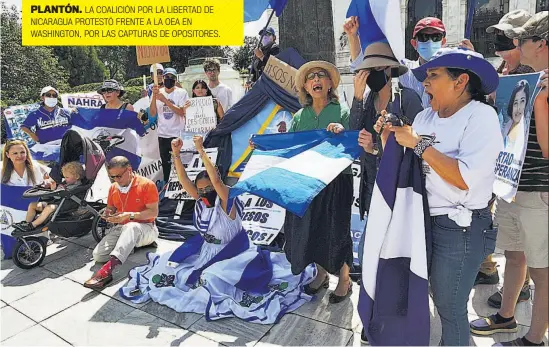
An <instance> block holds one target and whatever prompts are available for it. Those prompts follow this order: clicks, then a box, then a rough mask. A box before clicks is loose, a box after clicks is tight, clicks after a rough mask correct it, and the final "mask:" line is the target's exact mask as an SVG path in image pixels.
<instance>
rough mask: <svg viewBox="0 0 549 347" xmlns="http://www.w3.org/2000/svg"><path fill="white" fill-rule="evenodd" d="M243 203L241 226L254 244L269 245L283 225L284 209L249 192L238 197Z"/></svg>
mask: <svg viewBox="0 0 549 347" xmlns="http://www.w3.org/2000/svg"><path fill="white" fill-rule="evenodd" d="M238 198H239V199H240V200H241V201H242V203H243V205H244V211H243V214H242V227H244V230H246V232H247V233H248V237H249V238H250V240H251V241H252V242H253V243H254V244H256V245H269V244H270V243H271V242H272V241H273V240H274V239H275V238H276V236H277V235H278V233H279V232H280V230H281V229H282V226H283V225H284V218H285V216H286V210H285V209H283V208H282V207H280V206H278V205H276V204H273V203H272V202H270V201H268V200H265V199H263V198H260V197H258V196H255V195H251V194H242V195H241V196H239V197H238Z"/></svg>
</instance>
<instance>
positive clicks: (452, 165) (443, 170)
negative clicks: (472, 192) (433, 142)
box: [423, 147, 469, 190]
mask: <svg viewBox="0 0 549 347" xmlns="http://www.w3.org/2000/svg"><path fill="white" fill-rule="evenodd" d="M423 160H425V161H426V162H427V164H429V166H430V167H432V168H433V170H435V172H436V173H437V174H438V175H439V176H440V177H441V178H442V179H443V180H445V181H446V182H448V183H450V184H451V185H453V186H454V187H456V188H459V189H461V190H469V187H468V186H467V183H465V180H464V179H463V176H462V175H461V171H459V163H458V161H457V159H453V158H450V157H448V156H446V155H445V154H442V153H441V152H439V151H437V150H436V149H435V148H434V147H428V148H427V149H426V150H425V152H423Z"/></svg>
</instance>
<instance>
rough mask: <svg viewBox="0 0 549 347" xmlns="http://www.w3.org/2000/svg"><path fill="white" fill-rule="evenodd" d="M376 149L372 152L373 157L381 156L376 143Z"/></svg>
mask: <svg viewBox="0 0 549 347" xmlns="http://www.w3.org/2000/svg"><path fill="white" fill-rule="evenodd" d="M373 147H374V149H373V151H372V155H378V154H379V147H378V145H377V143H374V146H373Z"/></svg>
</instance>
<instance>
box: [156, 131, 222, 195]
mask: <svg viewBox="0 0 549 347" xmlns="http://www.w3.org/2000/svg"><path fill="white" fill-rule="evenodd" d="M184 141H185V140H184ZM205 152H206V154H207V155H208V157H209V158H210V160H211V161H212V163H215V162H216V161H217V148H206V149H205ZM181 160H182V162H183V166H185V169H186V171H187V176H189V179H190V180H191V181H194V179H195V178H196V176H197V175H198V173H200V172H201V171H204V170H206V167H205V166H204V163H203V162H202V159H201V158H200V155H199V154H198V153H194V154H193V155H192V157H191V159H190V160H185V158H184V157H182V159H181ZM165 189H166V191H165V192H164V197H165V198H169V199H175V200H193V198H192V197H191V196H190V195H189V194H188V193H187V192H186V191H185V190H184V189H183V186H182V185H181V183H179V179H178V178H177V172H176V171H175V168H173V167H172V171H171V172H170V180H169V181H168V184H167V185H166V187H165Z"/></svg>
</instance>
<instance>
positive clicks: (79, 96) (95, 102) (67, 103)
mask: <svg viewBox="0 0 549 347" xmlns="http://www.w3.org/2000/svg"><path fill="white" fill-rule="evenodd" d="M61 104H62V105H63V107H66V108H72V107H86V108H100V107H101V105H103V104H105V100H103V97H102V96H101V95H100V94H98V93H97V92H90V93H72V94H61Z"/></svg>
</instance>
